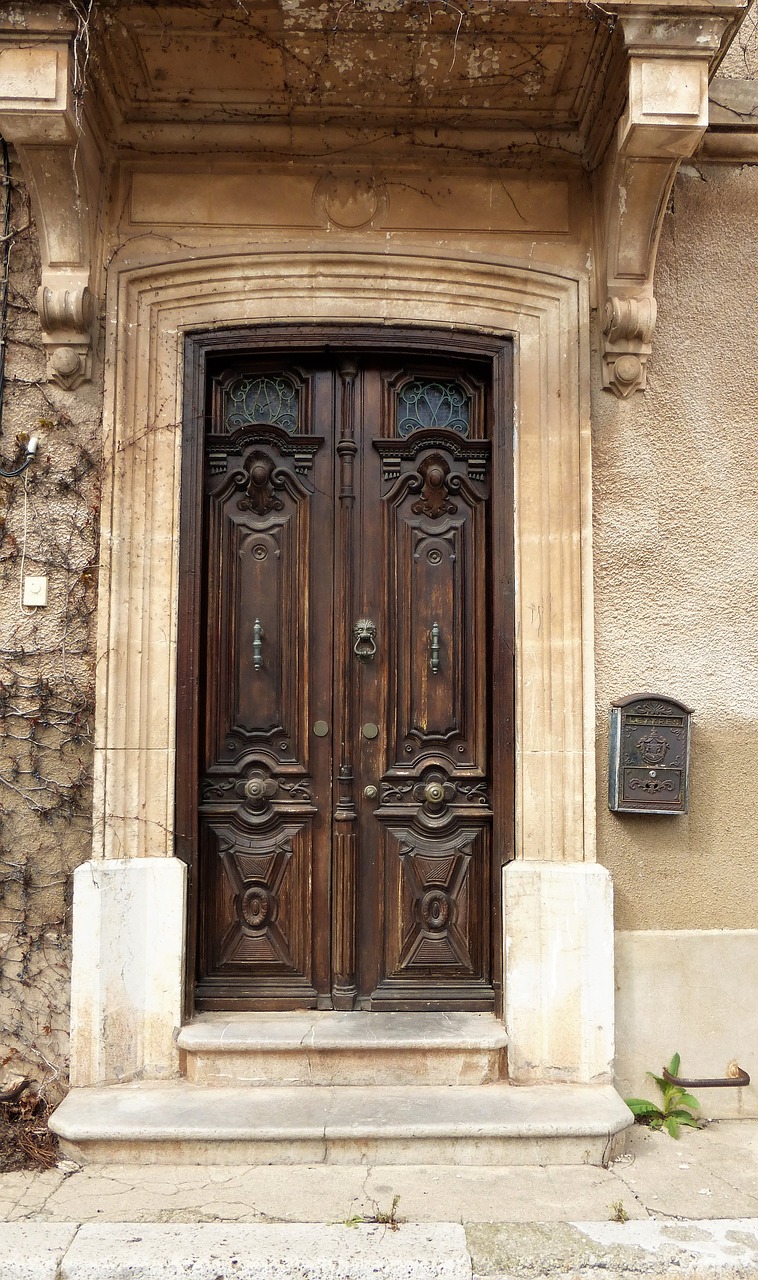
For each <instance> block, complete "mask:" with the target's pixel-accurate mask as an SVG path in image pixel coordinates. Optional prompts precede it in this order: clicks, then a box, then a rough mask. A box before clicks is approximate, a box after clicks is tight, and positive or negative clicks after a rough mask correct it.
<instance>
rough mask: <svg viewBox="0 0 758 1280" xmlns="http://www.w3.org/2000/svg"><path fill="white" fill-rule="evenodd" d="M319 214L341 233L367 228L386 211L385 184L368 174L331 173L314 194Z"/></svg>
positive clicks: (320, 183)
mask: <svg viewBox="0 0 758 1280" xmlns="http://www.w3.org/2000/svg"><path fill="white" fill-rule="evenodd" d="M313 203H314V207H315V210H316V213H317V214H318V215H319V216H320V217H321V218H323V219H325V220H328V221H329V222H331V223H332V225H333V226H335V227H339V228H340V229H341V230H342V231H358V230H359V229H360V228H361V227H367V226H369V225H370V224H371V223H373V222H375V221H376V219H377V218H379V217H381V216H382V215H384V214H385V213H386V211H387V191H386V188H385V185H384V183H383V182H382V181H381V180H380V179H377V178H373V177H371V176H370V175H368V174H349V173H346V174H334V173H329V174H327V175H326V176H325V177H323V178H322V179H321V181H320V182H319V183H318V184H317V185H316V188H315V190H314V192H313Z"/></svg>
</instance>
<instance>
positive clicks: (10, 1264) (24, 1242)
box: [0, 1222, 77, 1280]
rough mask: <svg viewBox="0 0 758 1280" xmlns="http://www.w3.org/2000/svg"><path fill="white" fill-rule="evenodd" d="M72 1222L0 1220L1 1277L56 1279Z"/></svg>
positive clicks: (73, 1228)
mask: <svg viewBox="0 0 758 1280" xmlns="http://www.w3.org/2000/svg"><path fill="white" fill-rule="evenodd" d="M76 1229H77V1224H76V1223H72V1222H0V1280H58V1277H59V1275H60V1271H59V1267H60V1263H61V1259H62V1257H63V1255H64V1253H65V1252H66V1249H67V1248H68V1246H69V1245H70V1243H71V1241H72V1240H73V1238H74V1235H75V1234H76Z"/></svg>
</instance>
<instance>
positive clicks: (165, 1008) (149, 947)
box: [71, 858, 185, 1085]
mask: <svg viewBox="0 0 758 1280" xmlns="http://www.w3.org/2000/svg"><path fill="white" fill-rule="evenodd" d="M184 902H185V866H184V864H183V863H182V862H180V861H179V860H178V859H176V858H133V859H119V860H113V861H105V860H103V861H95V860H93V861H90V862H85V863H83V865H82V866H80V867H77V869H76V871H75V873H74V927H73V962H72V973H71V1083H72V1085H87V1084H106V1083H109V1082H116V1081H122V1080H133V1079H139V1078H147V1079H160V1078H165V1077H167V1076H171V1075H175V1074H177V1073H178V1070H179V1054H178V1049H177V1047H176V1043H175V1038H174V1037H175V1032H176V1029H177V1028H178V1027H179V1025H180V1022H181V1010H182V980H183V946H184V927H185V926H184Z"/></svg>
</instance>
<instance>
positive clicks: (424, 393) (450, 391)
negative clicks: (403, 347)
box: [397, 379, 471, 436]
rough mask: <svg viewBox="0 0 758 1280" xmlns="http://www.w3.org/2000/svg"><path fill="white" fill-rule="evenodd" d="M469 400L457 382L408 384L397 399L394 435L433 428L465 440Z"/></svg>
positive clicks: (416, 382)
mask: <svg viewBox="0 0 758 1280" xmlns="http://www.w3.org/2000/svg"><path fill="white" fill-rule="evenodd" d="M470 409H471V404H470V400H469V396H468V395H467V393H466V392H465V391H464V389H463V387H462V386H461V385H460V383H459V382H437V381H434V382H422V381H421V380H420V379H419V380H418V381H415V382H408V383H406V385H405V386H404V387H403V389H402V391H401V392H400V393H399V395H398V400H397V434H398V435H399V436H409V435H410V434H411V432H412V431H423V429H424V428H425V427H436V428H438V429H442V430H444V431H457V432H458V434H459V435H461V436H467V435H468V434H469V430H470Z"/></svg>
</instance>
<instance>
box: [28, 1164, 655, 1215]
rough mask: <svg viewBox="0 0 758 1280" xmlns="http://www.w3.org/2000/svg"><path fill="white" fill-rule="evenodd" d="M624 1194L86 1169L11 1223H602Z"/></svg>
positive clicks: (383, 1178)
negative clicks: (392, 1212) (395, 1210)
mask: <svg viewBox="0 0 758 1280" xmlns="http://www.w3.org/2000/svg"><path fill="white" fill-rule="evenodd" d="M620 1193H623V1194H624V1203H625V1206H626V1211H627V1212H628V1214H629V1216H630V1217H645V1216H647V1215H646V1210H645V1209H644V1207H643V1206H642V1205H640V1204H639V1203H638V1202H637V1200H636V1199H635V1197H634V1196H633V1195H627V1194H626V1191H625V1188H624V1187H623V1186H620V1185H619V1183H618V1182H617V1181H616V1179H614V1177H613V1176H612V1174H610V1173H608V1172H607V1171H606V1170H603V1169H598V1168H597V1167H596V1166H594V1165H581V1166H572V1167H570V1168H567V1169H558V1170H556V1169H550V1168H531V1167H529V1168H521V1167H518V1168H509V1167H504V1166H502V1165H500V1166H498V1165H490V1166H486V1165H485V1166H478V1167H472V1166H467V1165H457V1166H439V1165H395V1166H386V1165H384V1166H379V1167H371V1168H366V1167H363V1166H360V1165H323V1164H322V1165H284V1166H282V1165H264V1166H260V1165H258V1166H249V1165H240V1166H232V1165H220V1166H219V1165H210V1166H203V1165H176V1166H174V1165H145V1166H144V1167H143V1166H138V1165H87V1166H85V1167H84V1168H82V1169H81V1170H80V1171H79V1172H78V1173H77V1174H75V1175H70V1176H67V1177H62V1178H61V1179H60V1181H59V1183H58V1184H57V1185H56V1187H55V1188H54V1189H52V1190H51V1191H50V1192H49V1194H48V1195H47V1196H46V1198H45V1199H44V1201H41V1200H40V1199H39V1198H38V1199H37V1201H36V1202H35V1201H31V1202H27V1203H26V1204H24V1202H22V1204H21V1205H20V1206H17V1207H16V1209H15V1210H14V1213H13V1216H14V1217H16V1218H18V1217H24V1216H30V1217H34V1218H36V1219H43V1220H46V1221H49V1222H68V1221H72V1220H77V1221H79V1222H105V1221H107V1222H333V1223H340V1222H345V1221H346V1220H347V1219H349V1218H352V1217H354V1216H355V1215H357V1214H363V1215H366V1216H369V1215H371V1214H374V1215H376V1214H377V1213H381V1212H385V1211H386V1210H388V1209H389V1208H390V1207H391V1205H392V1202H393V1200H394V1198H395V1196H397V1197H399V1213H400V1214H401V1216H402V1217H404V1218H406V1219H408V1220H410V1221H413V1222H463V1221H467V1222H497V1221H501V1220H507V1221H517V1222H529V1221H533V1219H534V1217H535V1214H537V1215H538V1216H539V1217H540V1218H541V1219H543V1220H545V1221H561V1220H563V1219H565V1217H566V1213H567V1206H570V1212H571V1213H572V1214H573V1215H575V1216H577V1217H579V1216H581V1217H582V1218H587V1219H589V1218H593V1219H594V1218H606V1217H609V1216H610V1214H611V1212H612V1208H611V1206H612V1203H613V1202H614V1201H615V1200H617V1199H618V1198H619V1195H620Z"/></svg>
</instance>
